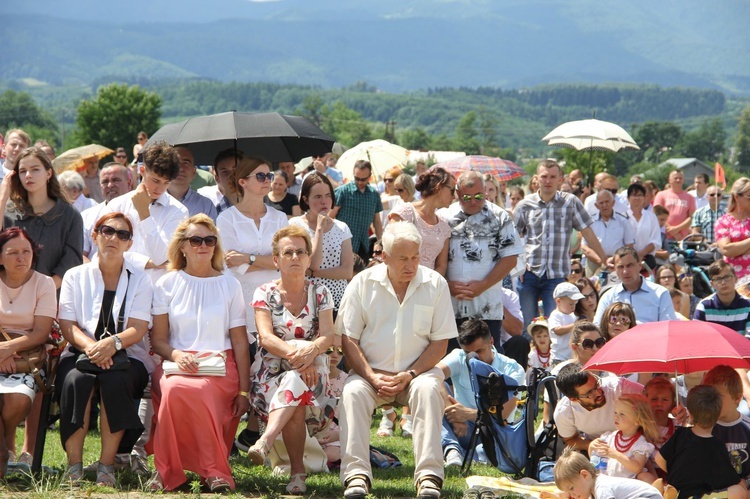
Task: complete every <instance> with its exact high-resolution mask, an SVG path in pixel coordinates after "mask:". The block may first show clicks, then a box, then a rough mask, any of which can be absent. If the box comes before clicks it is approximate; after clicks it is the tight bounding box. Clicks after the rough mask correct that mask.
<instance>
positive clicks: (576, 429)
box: [555, 376, 643, 439]
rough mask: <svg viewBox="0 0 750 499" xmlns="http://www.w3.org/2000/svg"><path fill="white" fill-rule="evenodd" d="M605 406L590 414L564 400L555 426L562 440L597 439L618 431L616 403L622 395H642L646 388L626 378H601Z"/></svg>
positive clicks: (558, 408) (577, 405)
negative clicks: (578, 437)
mask: <svg viewBox="0 0 750 499" xmlns="http://www.w3.org/2000/svg"><path fill="white" fill-rule="evenodd" d="M601 386H602V390H603V392H604V398H605V403H604V405H603V406H601V407H599V408H597V409H594V410H591V411H589V410H588V409H584V408H583V407H582V406H581V404H580V403H579V402H577V401H575V402H574V401H572V400H570V399H569V398H568V397H562V398H561V399H560V401H559V402H558V404H557V407H555V423H557V430H558V433H559V434H560V436H561V437H563V438H571V437H574V436H576V435H577V434H579V433H580V434H583V436H585V437H586V438H591V439H593V438H598V437H600V436H601V435H602V433H604V432H606V431H613V430H614V429H615V422H614V421H615V401H616V400H617V399H618V398H620V395H622V394H623V393H641V392H642V391H643V385H641V384H639V383H634V382H632V381H628V380H626V379H623V378H618V377H615V376H607V377H605V378H601Z"/></svg>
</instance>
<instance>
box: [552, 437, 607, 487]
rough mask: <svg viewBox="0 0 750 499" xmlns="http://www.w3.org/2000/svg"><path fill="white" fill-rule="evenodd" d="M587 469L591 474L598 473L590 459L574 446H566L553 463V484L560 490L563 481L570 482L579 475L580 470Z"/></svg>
mask: <svg viewBox="0 0 750 499" xmlns="http://www.w3.org/2000/svg"><path fill="white" fill-rule="evenodd" d="M583 470H586V471H588V472H589V473H590V474H591V476H593V477H596V475H598V473H597V471H596V468H595V467H594V465H593V464H591V461H589V460H588V459H586V457H584V455H583V454H581V453H580V452H578V451H577V450H575V448H574V447H566V448H565V450H563V452H562V454H561V455H560V457H559V458H558V459H557V462H556V463H555V485H557V488H558V489H560V490H562V488H561V487H562V483H563V482H572V481H573V480H575V479H576V478H578V477H579V476H580V475H581V471H583Z"/></svg>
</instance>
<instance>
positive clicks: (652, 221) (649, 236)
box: [628, 210, 661, 255]
mask: <svg viewBox="0 0 750 499" xmlns="http://www.w3.org/2000/svg"><path fill="white" fill-rule="evenodd" d="M628 221H630V226H631V227H632V228H633V233H634V234H635V246H634V247H635V250H636V251H637V252H638V253H640V252H641V251H643V248H645V247H646V246H648V245H649V244H651V243H653V244H654V250H653V251H652V252H651V254H652V255H653V254H654V253H655V252H656V250H657V249H659V248H661V228H660V227H659V220H658V219H657V218H656V215H654V213H653V212H651V211H646V210H641V220H640V221H637V220H636V219H635V217H634V216H633V211H632V210H628Z"/></svg>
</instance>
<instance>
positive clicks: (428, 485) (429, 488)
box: [417, 475, 443, 499]
mask: <svg viewBox="0 0 750 499" xmlns="http://www.w3.org/2000/svg"><path fill="white" fill-rule="evenodd" d="M442 488H443V480H441V479H440V478H438V477H436V476H435V475H427V476H424V477H422V478H420V479H419V481H417V499H435V498H437V497H440V489H442Z"/></svg>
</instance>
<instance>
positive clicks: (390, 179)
mask: <svg viewBox="0 0 750 499" xmlns="http://www.w3.org/2000/svg"><path fill="white" fill-rule="evenodd" d="M394 180H396V179H395V178H384V179H383V182H388V183H389V184H390V183H391V182H393V181H394Z"/></svg>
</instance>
